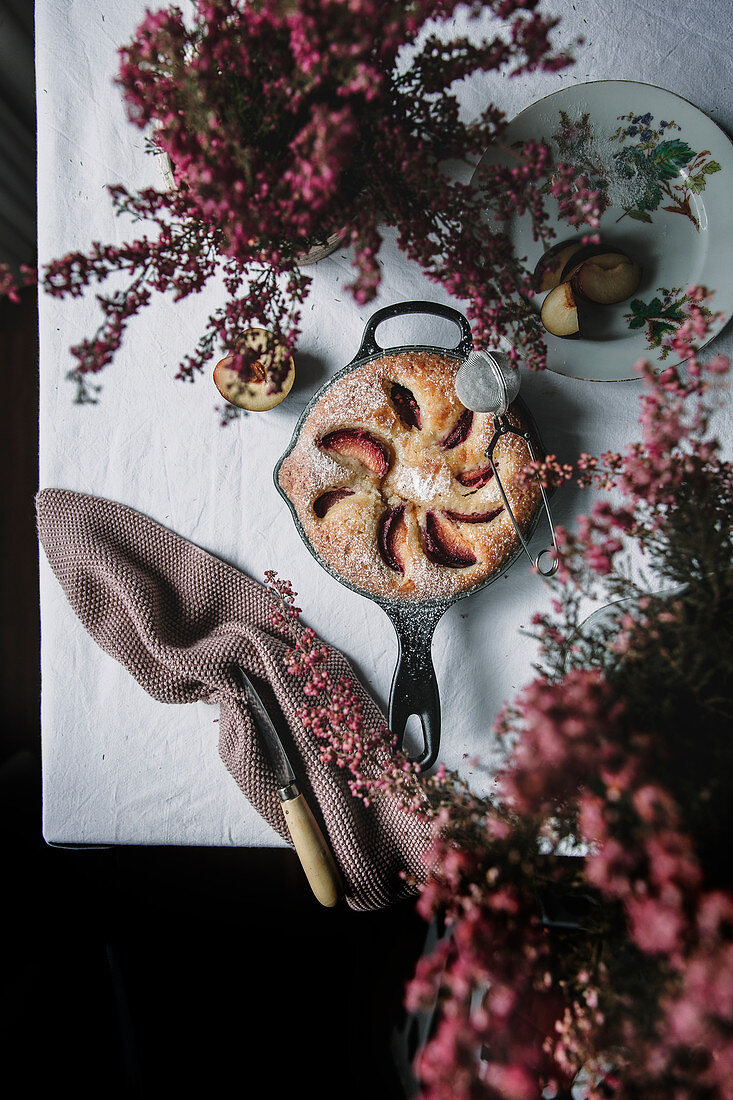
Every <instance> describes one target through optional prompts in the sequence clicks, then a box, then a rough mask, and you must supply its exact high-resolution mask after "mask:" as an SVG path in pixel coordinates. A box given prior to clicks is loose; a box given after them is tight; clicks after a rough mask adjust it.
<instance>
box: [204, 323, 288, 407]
mask: <svg viewBox="0 0 733 1100" xmlns="http://www.w3.org/2000/svg"><path fill="white" fill-rule="evenodd" d="M237 353H239V354H241V355H242V356H243V363H242V365H241V367H240V368H239V369H237V368H236V367H235V365H234V364H235V362H236V355H235V354H232V355H227V356H225V358H224V359H220V360H219V362H218V363H217V364H216V366H215V367H214V385H215V386H216V388H217V389H218V391H219V393H220V394H221V396H222V397H223V398H224V399H225V400H226V401H228V402H229V404H230V405H235V406H236V407H237V408H239V409H246V410H247V411H248V412H267V410H268V409H274V408H275V406H276V405H279V404H280V402H281V401H283V400H284V398H286V397H287V395H288V394H289V393H290V391H291V389H292V388H293V382H294V381H295V363H294V362H293V357H292V355H291V354H290V352H289V351H288V350H287V348H285V347H284V346H283V345H282V344H279V343H278V342H277V340H276V338H275V336H274V334H273V333H271V332H269V331H268V330H267V329H264V328H251V329H247V330H246V332H244V333H243V334H242V336H241V339H240V341H239V347H238V348H237ZM276 379H277V380H278V381H277V382H276Z"/></svg>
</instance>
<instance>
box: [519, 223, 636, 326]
mask: <svg viewBox="0 0 733 1100" xmlns="http://www.w3.org/2000/svg"><path fill="white" fill-rule="evenodd" d="M641 275H642V270H641V266H640V265H639V264H638V263H637V262H636V260H633V259H632V258H631V257H630V256H629V255H627V253H626V252H624V251H623V249H621V248H616V247H615V246H612V245H607V244H589V245H585V246H583V247H582V248H579V249H574V250H573V251H572V252H571V254H570V255H569V256H568V258H567V261H566V263H565V267H564V268H563V270H562V274H561V277H560V282H559V283H558V284H557V286H554V287H552V289H551V290H550V292H549V293H548V295H547V297H546V298H545V300H544V302H543V303H542V309H541V311H540V320H541V321H542V324H543V325H544V327H545V328H546V329H547V331H548V332H550V333H552V335H553V336H560V337H562V338H564V339H572V338H573V337H578V336H588V335H589V333H588V331H587V330H588V328H589V317H588V313H587V310H586V309H585V308H584V304H585V303H593V305H599V306H608V305H615V304H617V303H618V302H623V301H625V300H626V299H627V298H630V297H631V295H632V294H633V293H634V292H635V291H636V290H637V288H638V286H639V283H640V282H641Z"/></svg>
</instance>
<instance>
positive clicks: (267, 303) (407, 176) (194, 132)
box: [0, 0, 595, 400]
mask: <svg viewBox="0 0 733 1100" xmlns="http://www.w3.org/2000/svg"><path fill="white" fill-rule="evenodd" d="M459 7H466V8H468V10H469V11H471V12H472V13H473V14H475V15H477V16H478V15H486V14H489V15H492V16H493V17H494V22H495V27H496V33H495V34H494V35H493V36H487V37H486V38H485V39H483V40H481V41H477V42H469V41H468V40H467V39H465V38H452V39H451V38H450V37H448V38H447V39H445V40H444V38H443V37H441V35H440V34H438V33H427V32H426V24H427V23H428V21H429V20H435V22H436V26H437V28H438V29H439V30H440V29H441V28H442V27H444V26H445V25H447V24H448V23H449V21H450V19H451V18H452V17H453V16H454V14H455V13H456V11H457V9H458V8H459ZM556 25H557V20H556V19H553V18H550V17H548V16H545V15H543V14H542V13H541V12H540V11H539V10H538V8H537V6H536V5H535V4H534V3H532V4H527V3H526V2H525V0H487V2H484V3H477V2H474V3H471V4H468V5H462V4H459V3H458V0H415V2H413V3H411V4H403V3H398V2H396V0H350V2H349V3H348V4H345V3H343V2H342V0H288V2H283V0H258V2H257V3H254V2H251V0H195V3H194V8H193V15H192V17H191V18H190V19H189V18H186V19H184V16H183V13H182V12H181V10H180V9H179V8H177V7H175V6H172V7H169V8H166V9H164V10H162V11H158V12H148V13H147V14H146V16H145V18H144V20H143V21H142V22H141V24H140V26H139V27H138V29H137V31H136V33H135V36H134V38H133V39H132V41H131V42H130V43H129V44H128V45H126V46H124V47H123V48H122V49H121V50H120V68H119V77H118V83H119V87H120V90H121V92H122V95H123V97H124V101H125V104H126V108H127V111H128V114H129V117H130V119H131V121H132V123H133V124H135V125H136V126H138V127H140V128H141V129H143V130H145V131H146V132H147V133H148V134H152V140H153V142H154V145H155V148H156V150H157V151H158V152H161V153H164V154H166V155H167V156H168V157H169V158H170V161H171V163H172V166H173V172H174V176H175V184H176V185H175V187H174V188H173V189H172V190H170V191H166V190H160V191H157V190H154V189H146V190H143V191H140V192H138V193H131V192H129V191H128V190H126V189H125V188H124V187H122V186H121V185H114V186H111V187H110V189H109V190H110V195H111V199H112V203H113V207H114V210H115V212H116V213H117V214H118V215H121V216H124V217H126V218H130V219H132V220H133V221H134V222H136V223H138V222H141V221H142V222H144V223H145V225H146V227H147V230H148V232H146V233H145V235H142V236H140V237H138V238H136V239H134V240H132V241H130V242H126V243H124V244H122V245H102V244H101V243H99V242H96V243H94V244H93V245H92V247H91V248H90V249H88V250H87V251H86V252H71V253H69V254H67V255H65V256H63V257H61V258H59V259H57V260H54V261H52V262H50V263H48V264H46V265H45V267H44V268H43V270H42V272H41V274H40V283H41V286H42V288H43V289H44V290H45V291H46V292H48V293H50V294H52V295H54V296H56V297H59V298H63V297H72V298H73V297H78V296H79V295H80V294H82V293H84V292H85V291H86V290H87V289H88V288H96V287H99V286H100V285H101V284H103V283H104V282H105V281H106V280H107V279H108V278H109V277H110V276H111V275H113V274H121V275H123V276H124V278H125V280H126V282H125V285H124V286H123V287H122V288H121V289H117V290H116V291H115V292H114V293H111V294H108V295H105V294H104V293H102V292H101V290H100V292H99V293H98V302H99V306H100V309H101V313H102V319H101V323H100V325H99V328H98V329H97V331H96V332H95V333H94V335H93V336H91V337H88V338H86V339H84V340H82V341H81V342H80V343H79V344H77V345H76V346H75V347H74V348H72V355H73V357H74V359H75V360H76V366H75V368H74V370H73V371H72V377H73V378H74V379H75V381H76V382H77V385H78V387H79V391H78V392H79V395H80V399H86V400H93V399H94V389H95V387H94V386H93V385H92V384H91V383H90V381H89V380H90V379H91V378H92V376H94V375H96V374H98V373H99V372H100V371H101V370H103V369H104V368H105V367H106V366H107V365H108V364H109V363H110V362H111V360H112V359H113V357H114V356H115V354H116V353H117V351H118V349H119V347H120V345H121V342H122V340H123V338H124V334H125V332H126V330H127V326H128V324H129V322H130V320H131V319H132V318H133V317H134V316H135V315H137V314H139V313H140V312H141V311H142V310H144V309H145V308H147V306H148V305H149V304H150V303H151V302H152V301H153V300H154V298H155V297H156V296H157V295H160V294H162V295H167V296H169V297H170V298H171V299H172V300H173V301H174V302H180V301H181V300H183V299H186V298H188V297H189V296H190V295H191V294H194V293H197V292H198V291H200V290H201V289H202V288H203V287H204V286H205V285H207V284H208V283H209V282H210V280H212V278H213V277H214V276H216V275H220V276H222V277H223V281H224V287H225V295H226V300H225V301H224V302H223V303H222V305H220V306H219V307H218V308H217V309H216V310H215V311H214V313H213V314H212V315H211V316H210V317H209V318H208V319H207V321H206V326H205V329H204V332H203V333H202V336H201V338H200V340H199V342H198V344H197V345H196V347H195V348H194V350H193V351H192V352H190V353H189V354H187V355H186V356H185V357H184V359H183V361H182V363H181V364H180V366H179V369H178V372H177V377H178V378H180V379H184V380H190V379H192V378H194V377H195V376H196V375H197V374H198V373H199V372H200V371H202V370H203V369H204V367H205V365H206V363H207V362H208V361H209V360H210V359H211V358H212V356H213V355H214V354H215V352H216V348H217V345H221V347H222V349H223V350H224V352H225V353H228V354H235V355H237V356H239V355H240V354H241V348H240V346H239V343H238V337H239V336H240V334H241V332H242V331H243V330H244V329H246V328H248V327H250V326H252V325H255V326H262V327H264V328H267V329H270V330H271V331H272V332H273V333H274V334H275V336H276V339H277V341H278V342H279V343H281V344H283V345H284V346H285V347H286V348H287V349H289V350H290V351H292V350H294V348H295V345H296V343H297V339H298V336H299V332H300V324H301V314H302V305H303V302H304V301H305V299H306V298H307V296H308V293H309V290H310V285H311V279H310V277H309V276H308V274H307V273H306V272H307V267H304V264H305V262H306V259H307V253H308V251H309V249H310V248H311V247H312V246H313V245H314V244H318V243H321V242H323V241H325V240H327V239H329V238H331V237H334V236H339V237H340V239H341V241H342V246H343V247H344V248H349V249H350V250H351V256H352V262H353V265H354V278H353V280H351V281H350V282H349V284H348V287H347V289H348V290H349V292H350V293H351V294H352V296H353V298H354V299H355V301H356V302H357V303H358V304H360V305H364V304H366V303H368V302H369V301H371V300H372V299H373V298H374V296H375V294H376V293H377V290H378V287H379V284H380V280H381V265H380V262H379V253H380V249H381V246H382V240H383V234H384V230H385V228H386V227H390V228H392V229H393V230H394V231H395V233H396V238H397V243H398V246H399V248H400V249H401V250H402V251H403V252H404V254H405V255H406V256H407V257H408V258H409V259H411V260H413V261H415V262H416V263H417V264H419V265H420V266H421V268H422V269H423V271H424V272H425V274H426V276H427V277H428V278H429V279H430V280H431V281H433V282H435V283H436V284H438V285H440V286H441V287H443V288H444V289H446V290H447V291H448V292H449V293H450V294H451V295H453V296H455V297H457V298H460V299H461V300H464V301H466V302H467V303H468V305H467V307H466V308H467V313H468V315H469V318H470V320H471V322H472V325H473V329H474V333H475V337H476V340H477V341H478V342H480V343H483V344H494V343H495V342H496V340H497V337H498V335H501V334H505V335H507V336H509V338H510V343H511V344H512V345H513V346H517V347H522V349H523V356H524V358H525V360H526V361H527V362H528V363H529V365H530V366H534V367H542V366H544V365H545V346H544V341H543V338H542V329H541V326H540V325H539V322H538V320H537V317H536V314H535V312H534V310H533V309H532V308H531V304H530V298H531V294H532V287H531V284H530V280H529V275H528V272H527V271H526V270H525V268H524V266H523V258H522V257H517V256H516V254H515V252H514V249H513V247H512V244H511V241H510V239H509V236H508V234H507V232H506V221H507V219H508V218H509V217H510V216H511V215H512V214H513V213H514V212H522V213H526V214H528V215H529V216H530V217H531V220H532V223H533V227H534V233H535V236H536V237H538V238H542V239H543V240H547V239H549V238H550V237H551V236H552V235H553V233H552V231H551V229H550V227H549V223H548V219H547V215H546V212H545V210H544V207H543V200H542V194H541V188H540V187H538V186H537V183H538V180H539V178H540V176H542V175H546V174H547V173H549V174H550V175H551V177H552V180H553V185H552V186H553V193H554V194H555V195H556V197H557V198H558V201H559V203H560V208H561V211H562V212H563V213H564V214H565V216H566V217H567V218H568V220H570V221H571V223H572V224H583V225H587V226H588V227H589V228H591V229H592V228H593V227H594V225H595V213H594V211H595V206H594V197H593V195H592V193H590V192H589V191H588V188H587V187H586V186H585V184H584V181H583V180H580V181H577V180H576V181H573V180H572V179H571V178H570V177H569V176H568V174H567V172H566V171H564V170H563V166H561V165H560V166H557V165H556V166H553V165H552V164H551V161H550V158H549V153H548V151H547V149H545V148H543V147H542V146H537V145H534V144H533V143H527V145H526V146H525V148H524V149H514V150H513V151H512V152H513V155H514V157H515V162H514V163H513V164H512V165H511V166H510V167H509V168H507V169H506V170H502V169H500V168H498V167H497V168H494V169H489V168H487V169H486V170H485V172H484V173H483V174H482V178H481V180H480V186H479V185H474V186H470V185H469V184H466V183H462V182H461V181H460V179H457V178H454V175H453V174H452V172H451V171H450V170H449V165H450V164H451V163H454V162H456V161H459V162H463V163H464V164H466V165H472V164H475V163H476V161H477V160H478V159H479V158H480V157H481V155H482V154H483V152H484V151H485V149H486V148H487V147H488V146H490V145H491V144H492V143H494V142H495V141H497V140H499V139H500V138H501V134H502V132H503V128H504V125H505V119H504V116H503V114H502V112H501V110H500V109H499V107H497V106H495V105H489V106H487V108H486V109H485V110H484V111H483V112H482V114H481V116H480V117H479V118H477V119H475V120H472V121H469V122H466V121H464V120H463V118H462V117H461V112H460V105H459V98H458V87H459V85H460V82H461V81H463V80H464V79H466V78H467V77H470V76H472V75H474V74H476V73H480V72H490V71H502V72H505V73H507V74H508V75H510V76H512V75H517V74H520V73H531V72H534V71H545V72H555V71H558V70H559V69H562V68H563V67H565V66H566V65H568V64H569V63H570V58H569V56H568V54H567V53H566V52H565V51H563V50H556V49H555V48H554V47H553V45H552V43H551V35H552V33H553V31H554V30H555V28H556ZM10 289H11V284H8V285H7V286H5V284H4V283H3V284H0V290H4V291H5V292H6V293H7V292H8V291H9V290H10ZM233 365H234V367H235V369H242V370H243V371H246V369H247V363H246V361H245V360H244V359H243V360H242V362H241V363H238V361H235V363H234V364H233ZM278 382H279V380H278V379H277V378H273V379H272V380H271V384H272V385H273V387H275V388H277V385H278Z"/></svg>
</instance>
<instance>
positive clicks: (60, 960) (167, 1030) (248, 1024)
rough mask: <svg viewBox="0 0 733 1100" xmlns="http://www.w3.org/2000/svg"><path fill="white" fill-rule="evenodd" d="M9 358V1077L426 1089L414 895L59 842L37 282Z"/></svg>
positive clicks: (215, 1086) (239, 853)
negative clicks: (325, 889)
mask: <svg viewBox="0 0 733 1100" xmlns="http://www.w3.org/2000/svg"><path fill="white" fill-rule="evenodd" d="M21 25H22V26H23V27H24V28H25V30H26V31H27V33H28V36H29V37H28V43H27V45H28V48H27V49H25V50H15V51H14V60H13V65H14V70H15V71H14V74H13V75H14V77H15V84H14V89H15V94H16V95H18V96H19V97H20V98H19V100H18V102H17V104H16V107H17V115H18V117H22V118H23V119H24V120H25V124H26V129H27V132H28V134H29V135H30V139H33V138H34V133H35V130H34V127H33V122H32V120H33V117H34V105H33V102H32V95H33V93H32V89H33V72H32V40H31V38H30V35H32V5H31V3H30V2H28V3H22V4H21V3H17V2H16V3H12V2H9V0H0V37H3V36H4V35H5V32H6V30H7V29H8V27H10V28H11V29H12V28H15V29H18V27H19V26H21ZM5 42H6V44H7V43H8V42H9V38H8V37H7V36H5ZM6 71H7V70H6ZM3 79H7V77H6V73H5V72H4V73H3V74H0V81H1V80H3ZM18 89H20V92H18V91H17V90H18ZM0 90H3V91H5V90H4V89H0ZM29 120H30V121H29ZM1 175H2V160H0V176H1ZM30 193H31V194H32V188H31V192H30ZM29 201H30V202H32V199H29ZM31 213H34V211H32V212H31ZM21 243H22V242H21ZM0 247H1V245H0ZM10 258H13V257H11V256H9V255H8V254H5V255H0V259H10ZM21 258H23V259H26V262H29V263H31V264H33V263H34V262H35V257H34V256H28V257H27V258H25V257H23V256H22V253H21ZM0 368H1V369H2V379H3V394H4V401H3V404H2V421H3V423H2V431H1V432H0V438H1V439H2V467H0V468H2V470H3V473H4V476H3V477H2V479H0V484H1V485H2V501H1V507H0V516H2V547H3V558H4V560H3V569H2V581H1V582H0V583H1V585H2V655H1V663H0V679H1V681H2V714H3V717H4V723H3V726H4V731H3V735H2V743H1V758H0V818H1V820H0V827H1V829H2V833H1V834H0V835H1V836H2V852H3V860H4V873H3V875H2V881H3V887H4V889H3V900H2V907H3V909H4V911H5V922H4V924H5V931H4V933H3V935H2V939H1V940H0V944H1V948H0V950H1V957H2V977H3V982H2V995H1V996H2V1021H1V1022H0V1028H1V1030H0V1034H2V1038H3V1057H2V1078H0V1079H2V1081H3V1083H4V1085H5V1087H6V1089H7V1084H8V1081H11V1080H14V1081H16V1082H22V1088H23V1091H24V1093H26V1094H27V1093H28V1091H29V1090H31V1089H33V1088H34V1087H35V1088H41V1089H46V1088H53V1089H54V1090H58V1091H60V1090H61V1089H64V1088H66V1089H69V1090H70V1091H71V1092H72V1094H73V1095H75V1096H86V1095H92V1094H94V1095H95V1096H98V1095H103V1096H105V1097H115V1096H146V1097H147V1096H150V1097H153V1096H155V1097H157V1096H160V1095H161V1091H162V1090H163V1091H162V1094H163V1095H170V1093H171V1091H172V1090H173V1089H175V1090H176V1091H178V1092H182V1093H183V1094H184V1095H190V1094H192V1093H193V1092H194V1091H195V1092H198V1091H199V1090H200V1089H202V1088H205V1089H206V1090H207V1093H208V1095H211V1094H212V1093H218V1094H221V1091H223V1089H224V1087H227V1089H229V1088H231V1087H232V1086H233V1087H234V1089H235V1090H236V1092H239V1093H242V1094H252V1093H254V1094H255V1095H259V1094H264V1093H265V1092H267V1093H268V1094H269V1095H271V1096H275V1097H279V1096H285V1095H287V1094H290V1093H291V1091H292V1090H293V1089H297V1090H298V1091H299V1092H300V1091H306V1090H311V1091H312V1092H313V1093H314V1094H315V1095H316V1096H317V1097H319V1098H323V1100H328V1098H330V1097H350V1098H357V1100H359V1098H361V1097H364V1098H366V1097H369V1098H374V1097H378V1098H381V1100H392V1098H393V1097H394V1098H402V1097H404V1096H406V1095H410V1094H411V1092H412V1086H411V1083H410V1081H409V1076H408V1078H407V1079H406V1078H405V1077H404V1074H403V1073H402V1071H401V1070H400V1069H399V1068H398V1060H396V1059H395V1056H394V1054H393V1041H394V1039H395V1037H396V1035H398V1034H399V1032H400V1031H401V1029H403V1028H404V1027H405V1024H406V1019H405V1015H404V1011H403V1009H402V999H403V993H404V985H405V983H406V981H407V980H408V978H409V977H410V975H411V974H412V972H413V970H414V965H415V962H416V960H417V958H418V957H419V955H420V954H421V951H422V947H423V942H424V937H425V933H426V928H425V925H424V923H423V921H422V920H421V919H420V917H419V916H418V915H417V913H416V911H415V906H414V903H411V902H410V903H400V904H399V905H397V906H395V907H394V908H392V909H389V910H386V911H383V912H377V913H354V912H352V911H350V910H349V909H348V908H346V907H345V906H344V907H339V908H337V909H334V910H326V909H323V908H322V907H321V906H320V905H319V904H318V903H317V902H316V901H315V899H314V898H313V896H312V894H311V892H310V889H309V887H308V885H307V883H306V881H305V879H304V877H303V874H302V871H301V869H300V865H299V863H298V861H297V859H296V857H295V856H294V854H293V853H292V852H290V851H289V850H284V849H278V850H245V849H219V848H217V849H194V848H161V847H157V848H132V847H129V848H127V847H126V848H114V849H99V850H79V851H74V850H69V849H61V848H53V847H50V846H48V845H47V844H46V843H45V842H44V840H43V838H42V835H41V779H40V775H41V736H40V734H41V731H40V713H39V707H40V671H39V644H40V625H39V610H38V542H37V537H36V528H35V512H34V495H35V492H36V490H37V488H38V406H37V392H38V313H37V302H36V293H35V290H32V289H31V290H26V291H24V292H23V294H22V301H21V303H20V305H14V304H12V303H10V302H8V301H0ZM14 1094H17V1093H14V1092H10V1093H9V1094H8V1095H14ZM235 1094H236V1093H235Z"/></svg>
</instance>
